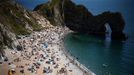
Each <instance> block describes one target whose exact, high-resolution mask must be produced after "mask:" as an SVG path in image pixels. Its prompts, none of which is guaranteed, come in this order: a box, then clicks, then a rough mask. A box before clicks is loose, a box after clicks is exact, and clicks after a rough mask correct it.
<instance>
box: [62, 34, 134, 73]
mask: <svg viewBox="0 0 134 75" xmlns="http://www.w3.org/2000/svg"><path fill="white" fill-rule="evenodd" d="M109 39H110V38H109V37H107V39H104V38H101V37H96V36H89V35H83V34H74V33H70V34H68V35H67V36H66V38H65V41H64V42H65V47H66V49H67V50H68V51H69V52H70V53H71V54H72V55H74V56H75V57H77V58H79V60H78V61H80V62H81V63H82V64H84V65H85V66H86V67H87V68H89V69H91V70H92V71H93V72H95V73H96V74H97V75H133V74H134V72H133V67H134V50H133V49H134V46H133V44H131V43H134V40H131V43H130V42H127V41H126V42H117V41H111V40H109ZM128 41H129V40H128Z"/></svg>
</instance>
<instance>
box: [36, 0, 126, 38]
mask: <svg viewBox="0 0 134 75" xmlns="http://www.w3.org/2000/svg"><path fill="white" fill-rule="evenodd" d="M52 4H53V5H52ZM34 10H35V11H37V12H38V13H41V14H42V15H44V16H45V17H47V18H48V19H49V20H50V22H52V23H55V24H58V25H59V24H60V25H63V24H64V25H66V26H67V27H68V28H70V29H71V30H73V31H75V32H80V33H85V34H94V35H105V34H106V27H105V24H108V25H109V26H110V28H111V30H112V33H111V38H112V39H118V40H124V39H126V37H125V34H124V33H123V29H124V26H125V22H124V19H123V17H122V15H121V13H119V12H115V13H113V12H109V11H108V12H104V13H102V14H99V15H97V16H94V15H92V13H90V12H89V11H88V9H87V8H86V7H85V6H83V5H76V4H75V3H74V2H72V1H71V0H60V1H59V0H58V1H57V2H55V0H52V1H51V2H48V3H46V4H42V5H39V6H37V7H36V8H35V9H34ZM44 11H45V12H44ZM48 14H49V15H48Z"/></svg>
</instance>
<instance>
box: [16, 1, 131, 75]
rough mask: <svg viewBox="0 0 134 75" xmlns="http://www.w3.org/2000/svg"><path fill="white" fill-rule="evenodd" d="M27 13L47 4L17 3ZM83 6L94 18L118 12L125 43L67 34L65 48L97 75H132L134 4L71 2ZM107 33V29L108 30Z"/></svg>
mask: <svg viewBox="0 0 134 75" xmlns="http://www.w3.org/2000/svg"><path fill="white" fill-rule="evenodd" d="M17 1H18V3H20V4H22V5H23V6H24V7H25V8H26V9H28V10H31V11H32V10H33V9H34V8H35V6H37V5H38V4H42V3H45V2H47V1H48V0H17ZM72 1H74V2H75V3H76V4H82V5H85V6H86V8H88V10H89V11H90V12H91V13H92V14H93V15H98V14H101V13H102V12H104V11H111V12H121V13H122V16H123V17H124V20H125V23H126V25H125V29H124V33H125V34H126V35H127V36H128V39H127V40H126V41H114V40H111V39H110V35H109V34H107V35H106V38H102V37H98V36H93V35H85V34H80V33H69V34H67V35H66V36H65V39H64V43H65V44H64V46H65V48H66V50H67V51H68V52H69V53H70V54H71V55H73V56H74V58H76V59H77V60H78V61H79V62H80V63H81V64H83V65H85V66H86V67H87V68H88V69H90V70H91V71H92V72H94V73H95V74H96V75H134V15H133V14H134V0H72ZM109 32H110V29H109Z"/></svg>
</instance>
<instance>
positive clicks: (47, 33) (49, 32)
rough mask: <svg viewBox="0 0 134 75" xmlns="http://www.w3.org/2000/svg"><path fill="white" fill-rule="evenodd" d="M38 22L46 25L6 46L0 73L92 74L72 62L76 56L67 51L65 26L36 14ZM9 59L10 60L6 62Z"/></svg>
mask: <svg viewBox="0 0 134 75" xmlns="http://www.w3.org/2000/svg"><path fill="white" fill-rule="evenodd" d="M35 18H36V19H37V22H38V23H39V24H40V25H42V27H44V29H43V30H41V31H34V32H32V33H31V34H30V35H28V36H27V35H26V36H19V38H17V39H16V40H14V41H13V43H14V44H15V46H16V47H15V48H13V49H9V48H6V49H5V57H3V59H2V60H1V59H0V62H1V63H0V75H8V72H9V71H10V70H13V71H15V73H14V74H12V75H44V74H45V75H85V71H86V72H87V73H88V74H86V75H93V74H92V72H91V71H88V69H87V68H86V67H84V66H83V65H82V66H78V65H79V64H80V63H79V62H78V61H76V60H75V61H74V62H76V63H77V64H78V65H76V64H75V63H74V62H72V60H71V59H74V58H73V57H71V56H69V54H68V53H66V52H65V48H64V42H63V38H64V37H65V35H66V34H67V33H69V32H70V31H71V30H69V29H68V28H66V27H62V26H52V25H51V24H50V23H49V21H47V20H46V19H45V18H44V17H41V16H39V15H38V14H35ZM17 46H18V48H17ZM5 58H7V61H5Z"/></svg>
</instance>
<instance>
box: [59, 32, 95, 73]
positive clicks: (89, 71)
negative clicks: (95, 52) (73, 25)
mask: <svg viewBox="0 0 134 75" xmlns="http://www.w3.org/2000/svg"><path fill="white" fill-rule="evenodd" d="M70 32H72V31H68V32H66V33H65V32H64V35H62V36H61V37H62V38H61V40H60V42H61V48H62V50H63V52H64V54H65V55H66V57H67V58H68V59H69V60H70V61H71V62H72V63H73V64H74V65H76V66H77V67H78V68H79V69H81V70H82V71H83V75H96V74H95V73H93V72H92V71H91V70H89V69H88V68H86V67H85V66H84V65H83V64H81V63H80V62H79V61H77V59H76V58H75V57H73V56H72V55H71V54H70V53H69V52H67V51H68V50H66V48H65V47H64V38H65V36H66V35H67V34H68V33H70Z"/></svg>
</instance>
